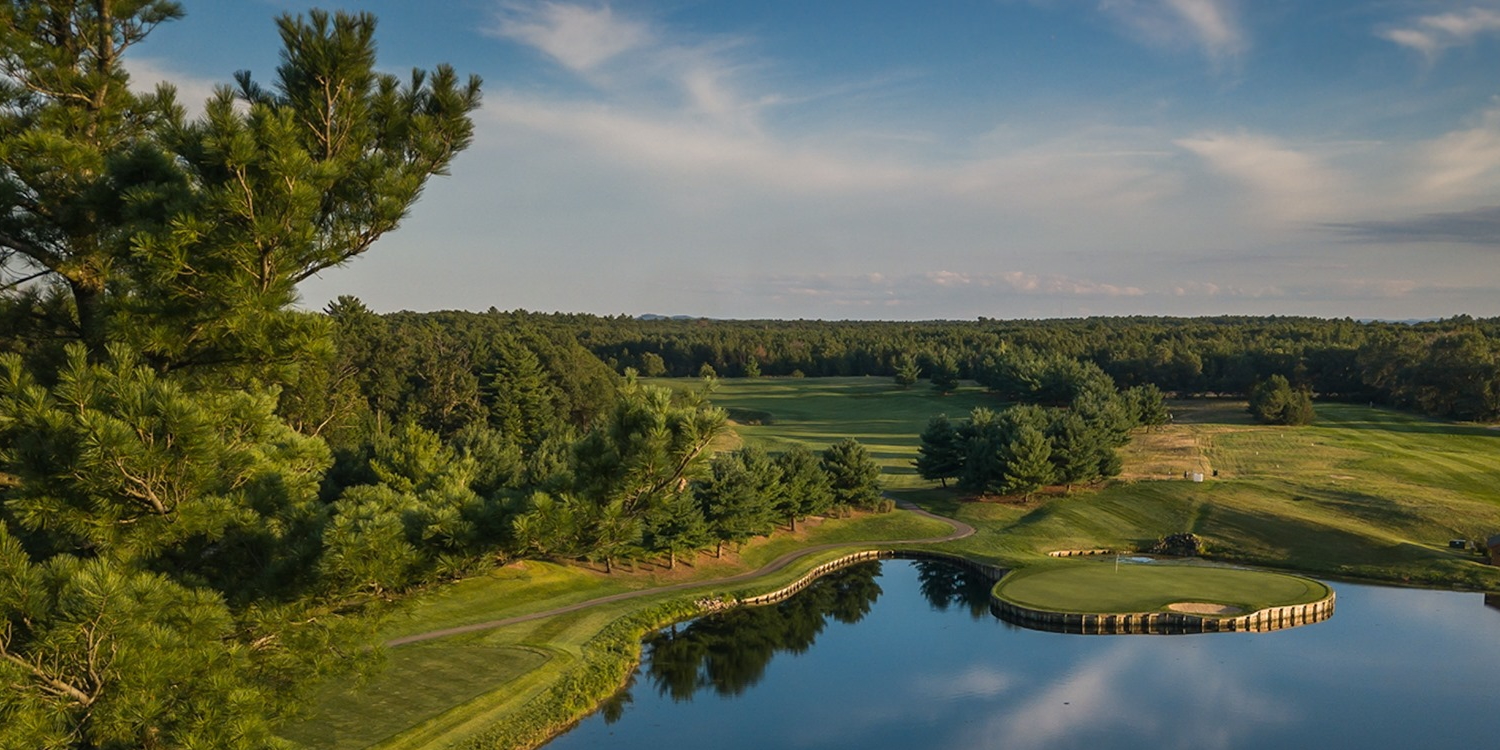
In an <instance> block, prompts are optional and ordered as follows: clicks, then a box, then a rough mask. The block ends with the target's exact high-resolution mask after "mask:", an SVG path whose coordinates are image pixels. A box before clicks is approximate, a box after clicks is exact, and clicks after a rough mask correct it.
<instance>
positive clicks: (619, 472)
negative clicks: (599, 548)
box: [573, 380, 725, 519]
mask: <svg viewBox="0 0 1500 750" xmlns="http://www.w3.org/2000/svg"><path fill="white" fill-rule="evenodd" d="M724 425H725V415H724V412H723V410H720V409H714V408H708V407H704V406H701V405H698V404H695V403H691V402H681V401H674V397H673V393H672V391H671V390H670V389H667V388H659V387H654V386H646V385H642V384H640V383H637V382H635V381H633V380H632V381H629V382H627V384H626V386H625V389H624V390H623V392H622V393H621V399H620V401H619V402H618V404H617V405H616V407H615V409H614V411H613V412H612V413H610V414H608V415H606V417H605V419H604V420H602V422H601V423H600V424H598V425H596V426H595V427H594V429H593V430H591V431H590V433H589V434H588V435H587V436H586V437H585V438H584V439H582V440H580V441H579V442H578V443H577V444H576V445H574V447H573V481H574V485H575V490H576V492H577V494H578V495H579V496H580V497H582V498H584V499H587V500H590V501H592V502H593V503H594V504H595V505H597V506H599V507H604V506H606V505H609V504H611V503H613V502H616V501H619V502H620V503H621V509H622V510H623V512H624V513H625V514H626V515H628V516H631V517H633V518H636V519H639V518H640V517H641V516H642V515H643V514H644V513H645V512H646V511H648V510H649V509H650V507H651V506H652V504H654V503H655V502H657V501H658V500H661V499H664V498H666V497H668V496H670V495H671V494H672V493H676V492H681V491H683V490H684V489H685V488H686V487H687V485H688V483H689V482H690V481H692V480H693V479H695V478H697V477H699V476H702V474H703V473H704V471H705V470H706V469H707V466H708V463H709V454H708V447H709V445H710V444H711V443H712V442H713V440H714V438H716V437H718V436H719V434H720V433H722V432H723V430H724Z"/></svg>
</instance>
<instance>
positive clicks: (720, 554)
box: [714, 539, 724, 559]
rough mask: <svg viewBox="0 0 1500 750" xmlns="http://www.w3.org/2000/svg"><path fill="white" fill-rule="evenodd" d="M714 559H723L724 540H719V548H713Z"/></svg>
mask: <svg viewBox="0 0 1500 750" xmlns="http://www.w3.org/2000/svg"><path fill="white" fill-rule="evenodd" d="M714 557H715V558H718V559H723V558H724V540H723V539H720V540H719V546H717V547H714Z"/></svg>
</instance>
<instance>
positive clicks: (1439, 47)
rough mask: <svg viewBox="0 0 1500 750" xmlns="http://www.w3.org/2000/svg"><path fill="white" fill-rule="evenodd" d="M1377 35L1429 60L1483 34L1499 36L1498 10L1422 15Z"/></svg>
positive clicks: (1474, 8) (1469, 42)
mask: <svg viewBox="0 0 1500 750" xmlns="http://www.w3.org/2000/svg"><path fill="white" fill-rule="evenodd" d="M1378 35H1379V36H1380V37H1382V38H1384V39H1389V40H1390V41H1392V42H1395V43H1396V44H1398V45H1400V46H1402V47H1407V48H1409V49H1412V50H1416V51H1417V52H1420V53H1421V54H1422V56H1423V57H1426V58H1427V60H1428V62H1432V61H1434V60H1436V59H1437V58H1438V57H1439V56H1440V55H1442V54H1443V53H1444V52H1446V51H1447V50H1449V49H1452V48H1454V47H1463V46H1467V45H1470V44H1473V43H1474V42H1475V41H1476V40H1478V39H1479V38H1480V37H1482V36H1489V35H1500V11H1497V10H1492V9H1489V8H1478V7H1472V8H1465V9H1463V10H1457V11H1450V12H1447V13H1438V14H1435V15H1430V16H1422V17H1421V18H1417V19H1415V20H1413V21H1409V22H1407V24H1406V25H1403V26H1398V27H1392V28H1388V29H1384V30H1382V31H1380V32H1378Z"/></svg>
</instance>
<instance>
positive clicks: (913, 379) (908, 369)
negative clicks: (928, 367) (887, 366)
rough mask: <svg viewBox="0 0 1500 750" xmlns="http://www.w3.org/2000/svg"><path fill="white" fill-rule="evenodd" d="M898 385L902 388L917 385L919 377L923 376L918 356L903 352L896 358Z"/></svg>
mask: <svg viewBox="0 0 1500 750" xmlns="http://www.w3.org/2000/svg"><path fill="white" fill-rule="evenodd" d="M895 365H896V385H899V386H901V387H902V388H910V387H912V386H913V385H916V383H917V379H918V378H920V377H922V368H921V367H920V366H919V365H918V364H917V358H916V357H914V356H912V355H911V354H910V353H906V354H902V355H901V356H900V357H899V358H898V359H897V360H896V363H895Z"/></svg>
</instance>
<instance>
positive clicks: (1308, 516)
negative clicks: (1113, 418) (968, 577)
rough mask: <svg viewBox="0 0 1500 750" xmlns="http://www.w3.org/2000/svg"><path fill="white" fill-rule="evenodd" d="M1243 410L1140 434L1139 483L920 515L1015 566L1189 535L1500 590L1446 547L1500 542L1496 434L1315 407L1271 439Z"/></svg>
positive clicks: (1194, 406) (1259, 554)
mask: <svg viewBox="0 0 1500 750" xmlns="http://www.w3.org/2000/svg"><path fill="white" fill-rule="evenodd" d="M1243 408H1244V405H1243V402H1232V401H1213V402H1194V403H1188V404H1175V405H1174V409H1175V411H1176V413H1178V414H1179V416H1180V417H1184V418H1182V419H1181V420H1180V421H1178V422H1176V423H1174V424H1173V425H1171V426H1169V427H1167V428H1165V429H1162V430H1160V431H1158V432H1155V433H1142V434H1139V435H1137V437H1136V438H1135V440H1134V441H1133V442H1132V444H1131V445H1130V446H1127V448H1126V449H1125V451H1124V454H1125V474H1124V476H1125V477H1127V478H1128V479H1126V480H1125V481H1116V482H1113V483H1110V484H1108V485H1107V486H1105V487H1103V488H1100V489H1097V490H1092V491H1085V492H1075V493H1072V494H1070V495H1066V496H1056V497H1046V498H1043V499H1042V500H1040V501H1036V502H1032V503H1028V504H1024V505H1011V506H1005V507H998V508H997V507H995V506H994V504H989V503H971V502H964V501H963V500H962V498H960V497H958V496H956V495H953V494H952V493H939V492H929V493H927V497H926V498H925V499H923V498H920V497H919V498H918V501H919V502H921V503H922V504H923V505H924V506H926V507H928V508H929V509H931V510H934V511H935V512H939V513H952V514H955V517H957V518H959V519H961V520H964V521H966V522H968V523H971V524H973V525H975V526H976V527H978V528H979V530H980V531H979V533H978V534H976V535H975V536H974V537H971V538H970V539H966V540H962V541H960V542H956V543H954V547H955V548H958V549H963V550H967V551H968V552H970V553H971V554H974V555H976V556H980V557H986V558H992V559H995V560H997V561H1000V562H1004V563H1007V564H1020V565H1024V564H1029V563H1033V562H1035V561H1037V560H1038V559H1039V558H1040V557H1041V556H1042V555H1045V554H1046V553H1047V552H1050V551H1054V550H1063V549H1083V548H1107V549H1127V550H1130V549H1146V548H1149V547H1150V545H1151V544H1152V543H1153V542H1154V541H1155V540H1157V539H1158V538H1160V537H1161V536H1164V535H1166V534H1172V533H1179V532H1192V533H1195V534H1197V535H1199V536H1200V537H1202V538H1203V539H1204V540H1205V541H1206V542H1207V544H1208V547H1209V553H1210V555H1212V556H1214V557H1218V558H1222V559H1228V560H1234V561H1238V562H1248V563H1253V564H1257V565H1263V566H1270V567H1278V568H1286V569H1290V570H1296V571H1302V572H1308V573H1314V574H1319V575H1328V576H1345V577H1354V578H1369V579H1376V580H1386V581H1397V582H1405V583H1419V584H1428V585H1437V586H1459V587H1466V588H1477V589H1485V590H1500V569H1497V568H1495V567H1492V566H1489V565H1486V564H1484V563H1483V561H1482V560H1481V559H1480V558H1479V557H1478V556H1476V555H1475V554H1474V553H1472V552H1465V551H1462V550H1452V549H1449V547H1448V542H1449V540H1453V539H1469V540H1473V539H1483V538H1486V537H1488V536H1490V535H1491V534H1495V533H1500V431H1497V430H1493V429H1490V428H1487V427H1484V426H1475V425H1462V424H1452V423H1445V422H1438V421H1433V420H1428V419H1423V418H1421V417H1417V416H1413V415H1410V414H1405V413H1401V412H1396V411H1391V410H1385V409H1372V408H1368V407H1362V406H1352V405H1345V404H1318V406H1317V409H1318V422H1317V423H1316V424H1314V425H1311V426H1306V427H1269V426H1263V425H1255V424H1251V423H1250V422H1249V421H1248V419H1246V418H1244V416H1243V414H1242V410H1243ZM1184 470H1191V471H1202V472H1203V473H1205V474H1206V475H1207V477H1206V481H1204V482H1203V483H1201V484H1199V483H1194V482H1190V481H1185V480H1184V479H1183V478H1182V472H1183V471H1184ZM1214 471H1218V472H1219V475H1218V477H1214V476H1213V472H1214Z"/></svg>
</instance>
